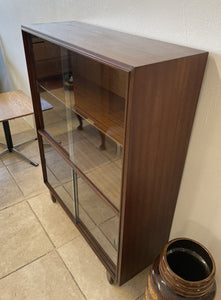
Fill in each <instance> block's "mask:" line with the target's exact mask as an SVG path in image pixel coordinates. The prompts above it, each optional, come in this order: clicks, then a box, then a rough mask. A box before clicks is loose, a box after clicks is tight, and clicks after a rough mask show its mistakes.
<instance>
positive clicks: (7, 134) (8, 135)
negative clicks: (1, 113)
mask: <svg viewBox="0 0 221 300" xmlns="http://www.w3.org/2000/svg"><path fill="white" fill-rule="evenodd" d="M3 128H4V132H5V139H6V142H7V147H8V150H9V152H12V149H13V143H12V136H11V131H10V127H9V122H8V121H3Z"/></svg>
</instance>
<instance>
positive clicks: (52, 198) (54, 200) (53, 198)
mask: <svg viewBox="0 0 221 300" xmlns="http://www.w3.org/2000/svg"><path fill="white" fill-rule="evenodd" d="M51 200H52V202H54V203H56V202H57V200H56V198H55V197H54V196H53V195H52V194H51Z"/></svg>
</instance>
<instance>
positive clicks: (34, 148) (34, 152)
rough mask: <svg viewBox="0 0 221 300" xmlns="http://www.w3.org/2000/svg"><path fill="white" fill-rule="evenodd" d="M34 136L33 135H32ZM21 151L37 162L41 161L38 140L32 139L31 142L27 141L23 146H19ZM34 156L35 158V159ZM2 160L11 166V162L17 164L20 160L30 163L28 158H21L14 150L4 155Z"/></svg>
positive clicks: (21, 140)
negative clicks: (27, 160)
mask: <svg viewBox="0 0 221 300" xmlns="http://www.w3.org/2000/svg"><path fill="white" fill-rule="evenodd" d="M30 138H32V137H30ZM28 139H29V138H27V139H24V138H23V139H20V142H23V141H25V140H28ZM16 149H17V150H18V151H19V152H21V153H22V154H24V155H25V156H27V157H28V158H30V159H32V160H34V161H35V162H37V163H39V162H40V155H39V151H38V141H32V142H30V143H27V144H25V145H23V146H20V147H17V148H16ZM33 157H34V159H33ZM2 161H3V162H4V164H5V165H6V166H9V165H11V164H15V163H18V162H22V161H23V162H25V163H27V164H29V163H28V162H26V160H24V159H23V158H21V157H20V156H18V155H17V154H15V153H14V152H12V153H7V154H5V155H4V156H3V157H2Z"/></svg>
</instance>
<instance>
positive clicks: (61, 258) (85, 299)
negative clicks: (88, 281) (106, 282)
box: [55, 249, 87, 300]
mask: <svg viewBox="0 0 221 300" xmlns="http://www.w3.org/2000/svg"><path fill="white" fill-rule="evenodd" d="M55 251H56V253H57V254H58V256H59V257H60V259H61V261H62V262H63V264H64V266H65V268H66V269H67V271H68V273H69V274H70V275H71V277H72V279H73V281H74V282H75V284H76V286H77V287H78V289H79V291H80V292H81V294H82V296H83V297H84V299H85V300H87V297H86V296H85V294H84V292H83V291H82V290H81V288H80V286H79V285H78V283H77V281H76V279H75V278H74V276H73V274H72V273H71V271H70V270H69V268H68V266H67V265H66V263H65V262H64V260H63V258H62V256H61V255H60V253H59V252H58V249H55Z"/></svg>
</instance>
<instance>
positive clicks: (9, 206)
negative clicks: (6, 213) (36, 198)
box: [0, 199, 26, 212]
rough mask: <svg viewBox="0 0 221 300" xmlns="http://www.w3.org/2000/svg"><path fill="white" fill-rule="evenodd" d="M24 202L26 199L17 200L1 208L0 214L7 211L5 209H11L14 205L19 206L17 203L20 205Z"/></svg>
mask: <svg viewBox="0 0 221 300" xmlns="http://www.w3.org/2000/svg"><path fill="white" fill-rule="evenodd" d="M25 200H26V199H22V200H19V201H18V202H15V203H12V204H11V205H8V206H5V207H2V208H0V212H1V211H3V210H5V209H7V208H11V207H13V206H15V205H17V204H19V203H21V202H24V201H25Z"/></svg>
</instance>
